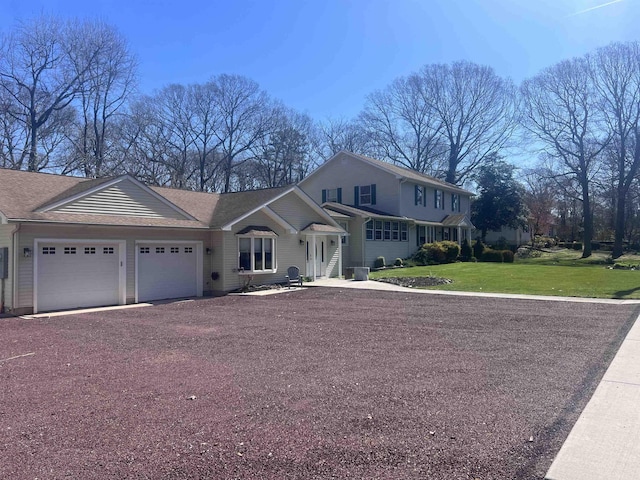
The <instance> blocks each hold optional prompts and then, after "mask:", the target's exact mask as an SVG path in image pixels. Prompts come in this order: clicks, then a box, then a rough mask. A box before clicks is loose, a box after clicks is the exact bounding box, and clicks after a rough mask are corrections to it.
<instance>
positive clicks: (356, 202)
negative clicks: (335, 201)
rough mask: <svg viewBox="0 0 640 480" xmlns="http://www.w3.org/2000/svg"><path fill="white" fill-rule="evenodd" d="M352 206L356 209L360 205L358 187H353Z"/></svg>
mask: <svg viewBox="0 0 640 480" xmlns="http://www.w3.org/2000/svg"><path fill="white" fill-rule="evenodd" d="M353 204H354V205H355V206H356V207H357V206H358V205H360V187H358V186H357V185H356V186H355V187H353Z"/></svg>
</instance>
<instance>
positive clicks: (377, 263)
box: [373, 257, 387, 268]
mask: <svg viewBox="0 0 640 480" xmlns="http://www.w3.org/2000/svg"><path fill="white" fill-rule="evenodd" d="M386 264H387V262H386V261H385V259H384V257H378V258H376V259H375V260H374V262H373V268H383V267H384V266H385V265H386Z"/></svg>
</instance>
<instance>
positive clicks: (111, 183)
mask: <svg viewBox="0 0 640 480" xmlns="http://www.w3.org/2000/svg"><path fill="white" fill-rule="evenodd" d="M125 180H128V181H130V182H132V183H133V184H134V185H136V186H137V187H138V188H141V189H142V190H144V191H145V192H147V193H148V194H149V195H151V196H153V197H155V198H156V199H158V200H159V201H161V202H162V203H164V204H165V205H167V206H168V207H169V208H171V209H172V210H175V211H176V212H178V213H179V214H181V215H184V216H185V217H186V218H188V219H189V220H195V221H197V220H198V219H197V218H195V217H193V216H192V215H190V214H189V213H187V212H185V211H184V210H182V209H181V208H180V207H178V206H177V205H176V204H174V203H172V202H170V201H169V200H167V199H166V198H165V197H163V196H162V195H160V194H159V193H157V192H155V191H153V190H152V189H151V188H149V187H148V186H146V185H145V184H144V183H142V182H141V181H139V180H136V179H135V178H133V177H132V176H131V175H128V174H127V175H121V176H119V177H116V178H114V179H113V180H110V181H108V182H105V183H101V184H100V185H96V186H95V187H93V188H90V189H89V190H86V191H84V192H80V193H78V194H76V195H72V196H71V197H67V198H63V199H62V200H59V201H57V202H55V203H53V204H51V205H47V206H46V207H45V208H39V209H37V210H35V211H36V212H48V211H50V210H54V209H56V208H58V207H61V206H62V205H66V204H68V203H71V202H74V201H76V200H78V199H80V198H83V197H86V196H89V195H92V194H94V193H96V192H99V191H100V190H104V189H106V188H109V187H112V186H114V185H117V184H118V183H120V182H123V181H125Z"/></svg>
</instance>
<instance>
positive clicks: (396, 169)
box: [339, 151, 473, 195]
mask: <svg viewBox="0 0 640 480" xmlns="http://www.w3.org/2000/svg"><path fill="white" fill-rule="evenodd" d="M339 153H342V154H346V155H350V156H352V157H355V158H359V159H361V160H363V161H365V162H369V163H371V164H373V165H376V166H377V167H379V168H382V169H384V170H386V171H388V172H389V173H392V174H393V175H397V176H399V177H403V178H406V179H410V180H413V181H415V182H418V183H426V184H431V185H438V186H440V187H442V188H443V189H446V190H448V191H452V192H459V193H462V194H465V195H473V193H472V192H470V191H468V190H465V189H464V188H461V187H459V186H457V185H453V184H452V183H447V182H445V181H443V180H440V179H439V178H436V177H432V176H431V175H426V174H424V173H419V172H416V171H415V170H410V169H408V168H404V167H400V166H398V165H395V164H393V163H389V162H383V161H382V160H378V159H375V158H371V157H367V156H365V155H360V154H357V153H351V152H346V151H341V152H339Z"/></svg>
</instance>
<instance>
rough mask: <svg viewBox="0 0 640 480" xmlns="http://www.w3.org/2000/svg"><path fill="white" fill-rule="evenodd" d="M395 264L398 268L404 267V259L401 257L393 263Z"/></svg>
mask: <svg viewBox="0 0 640 480" xmlns="http://www.w3.org/2000/svg"><path fill="white" fill-rule="evenodd" d="M393 264H394V265H395V266H396V267H401V266H402V259H401V258H400V257H398V258H396V259H395V261H394V262H393Z"/></svg>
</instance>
